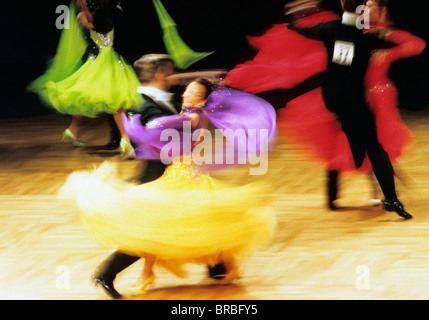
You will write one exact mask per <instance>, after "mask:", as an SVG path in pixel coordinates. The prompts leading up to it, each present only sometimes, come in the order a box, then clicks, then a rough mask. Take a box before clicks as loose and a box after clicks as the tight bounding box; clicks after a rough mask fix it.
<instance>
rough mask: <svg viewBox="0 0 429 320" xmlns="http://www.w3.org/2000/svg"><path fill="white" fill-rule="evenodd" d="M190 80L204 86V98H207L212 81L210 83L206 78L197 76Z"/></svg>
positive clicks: (211, 87)
mask: <svg viewBox="0 0 429 320" xmlns="http://www.w3.org/2000/svg"><path fill="white" fill-rule="evenodd" d="M192 82H197V83H199V84H201V85H202V86H204V87H205V88H206V94H205V97H204V99H207V97H208V96H209V95H210V93H212V91H213V83H211V82H210V81H209V80H207V79H206V78H198V79H195V80H194V81H192Z"/></svg>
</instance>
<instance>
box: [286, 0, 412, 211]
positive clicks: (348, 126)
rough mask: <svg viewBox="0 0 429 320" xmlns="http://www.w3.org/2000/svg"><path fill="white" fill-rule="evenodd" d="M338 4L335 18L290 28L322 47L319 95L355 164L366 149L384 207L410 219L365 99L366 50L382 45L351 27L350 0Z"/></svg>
mask: <svg viewBox="0 0 429 320" xmlns="http://www.w3.org/2000/svg"><path fill="white" fill-rule="evenodd" d="M341 4H342V6H343V9H344V14H343V16H342V20H341V21H339V20H338V21H333V22H327V23H322V24H319V25H317V26H315V27H313V28H296V29H295V30H297V31H298V32H299V33H301V34H303V35H305V36H308V37H310V38H314V39H319V40H321V41H323V43H324V45H325V47H326V50H327V53H328V67H327V71H326V72H325V75H324V79H323V82H322V94H323V99H324V103H325V105H326V107H327V108H328V109H329V110H330V111H332V112H333V113H335V114H336V116H337V117H338V119H339V120H340V122H341V127H342V130H343V132H344V134H345V135H346V137H347V141H348V144H349V146H350V150H351V152H352V155H353V162H354V165H355V167H356V168H360V167H361V166H362V164H363V162H364V159H365V156H366V154H367V155H368V158H369V160H370V162H371V165H372V169H373V172H374V174H375V176H376V178H377V180H378V182H379V184H380V187H381V189H382V191H383V193H384V196H385V200H384V202H383V207H384V209H385V210H386V211H395V212H396V213H397V214H398V215H400V216H401V217H403V218H405V219H410V218H412V216H411V215H410V214H409V213H408V212H406V211H405V209H404V207H403V205H402V203H401V202H400V201H399V200H398V198H397V195H396V190H395V181H394V173H393V167H392V164H391V162H390V159H389V156H388V154H387V153H386V151H385V150H384V148H383V147H382V145H381V144H380V142H379V140H378V137H377V131H376V124H375V120H374V117H373V115H372V113H371V111H370V108H369V106H368V105H367V102H366V101H365V89H364V79H365V74H366V70H367V67H368V64H369V59H370V55H371V51H372V50H374V49H376V48H380V47H382V46H383V45H382V44H380V41H378V38H376V37H374V36H370V35H364V34H363V32H362V30H361V29H359V28H357V18H358V15H357V14H356V13H355V11H356V7H357V3H356V1H354V0H342V1H341ZM289 26H290V27H293V26H291V25H289Z"/></svg>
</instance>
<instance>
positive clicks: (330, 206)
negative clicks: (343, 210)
mask: <svg viewBox="0 0 429 320" xmlns="http://www.w3.org/2000/svg"><path fill="white" fill-rule="evenodd" d="M328 208H329V210H331V211H335V210H337V209H338V207H337V205H336V204H335V203H334V201H328Z"/></svg>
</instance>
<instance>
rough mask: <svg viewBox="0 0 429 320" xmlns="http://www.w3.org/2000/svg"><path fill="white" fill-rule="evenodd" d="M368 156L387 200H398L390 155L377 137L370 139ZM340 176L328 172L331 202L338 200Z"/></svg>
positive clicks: (332, 171) (334, 171) (331, 171)
mask: <svg viewBox="0 0 429 320" xmlns="http://www.w3.org/2000/svg"><path fill="white" fill-rule="evenodd" d="M366 154H367V155H368V158H369V160H370V162H371V166H372V170H373V172H374V175H375V177H376V178H377V181H378V183H379V185H380V188H381V190H382V192H383V194H384V197H385V199H397V194H396V187H395V177H394V176H395V174H394V170H393V166H392V163H391V161H390V158H389V155H388V154H387V152H386V151H385V150H384V148H383V146H382V145H381V144H380V142H379V141H378V139H377V137H376V136H375V137H374V136H371V137H370V138H369V139H368V144H367V148H366ZM338 176H339V173H338V171H336V170H329V171H328V182H327V188H328V200H329V201H334V200H336V199H337V198H338Z"/></svg>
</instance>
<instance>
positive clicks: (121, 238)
mask: <svg viewBox="0 0 429 320" xmlns="http://www.w3.org/2000/svg"><path fill="white" fill-rule="evenodd" d="M115 173H116V172H115V167H114V166H113V165H112V164H110V163H107V162H106V163H104V164H102V165H101V166H100V167H99V168H97V169H96V170H94V171H86V172H85V171H83V172H75V173H73V174H72V175H71V176H70V177H69V179H68V181H67V183H66V184H65V185H64V187H63V188H62V190H61V192H60V197H61V198H63V199H64V198H65V199H70V200H72V202H73V203H75V204H76V205H77V207H78V208H79V212H80V217H81V219H82V222H83V224H84V225H85V227H86V229H87V230H88V232H89V234H91V235H92V236H94V237H95V238H96V239H97V240H98V241H99V242H100V243H101V244H102V245H103V246H105V247H106V248H108V249H115V250H121V251H123V252H127V253H129V254H132V255H137V256H144V255H145V254H151V255H155V256H156V257H157V263H158V264H160V265H162V266H166V267H168V268H171V267H172V266H175V267H174V268H173V269H174V270H173V272H175V273H176V274H178V275H180V272H179V271H178V268H177V266H180V265H183V264H185V263H195V262H197V263H205V264H214V263H216V262H217V261H218V260H219V259H220V257H224V258H225V257H234V258H235V259H240V258H241V259H243V258H246V257H248V256H249V255H250V254H251V253H252V252H254V251H255V250H257V249H258V248H259V246H261V245H262V244H264V242H266V241H267V240H268V239H269V238H270V236H271V234H272V232H273V228H274V225H275V219H274V215H273V212H272V210H271V207H270V201H269V199H270V196H269V195H268V194H267V193H266V189H265V185H264V184H263V183H258V182H256V183H253V182H252V183H251V184H247V185H243V186H231V185H227V184H225V183H223V182H220V181H217V180H216V179H214V178H211V177H209V176H208V175H205V174H202V173H200V172H199V171H198V168H197V167H195V166H192V165H185V164H183V163H174V164H172V165H171V166H170V167H168V168H167V170H166V172H165V174H164V175H163V176H162V177H161V178H159V179H158V180H156V181H153V182H149V183H146V184H142V185H134V184H130V183H125V182H123V181H121V180H119V179H118V178H117V177H116V174H115Z"/></svg>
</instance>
